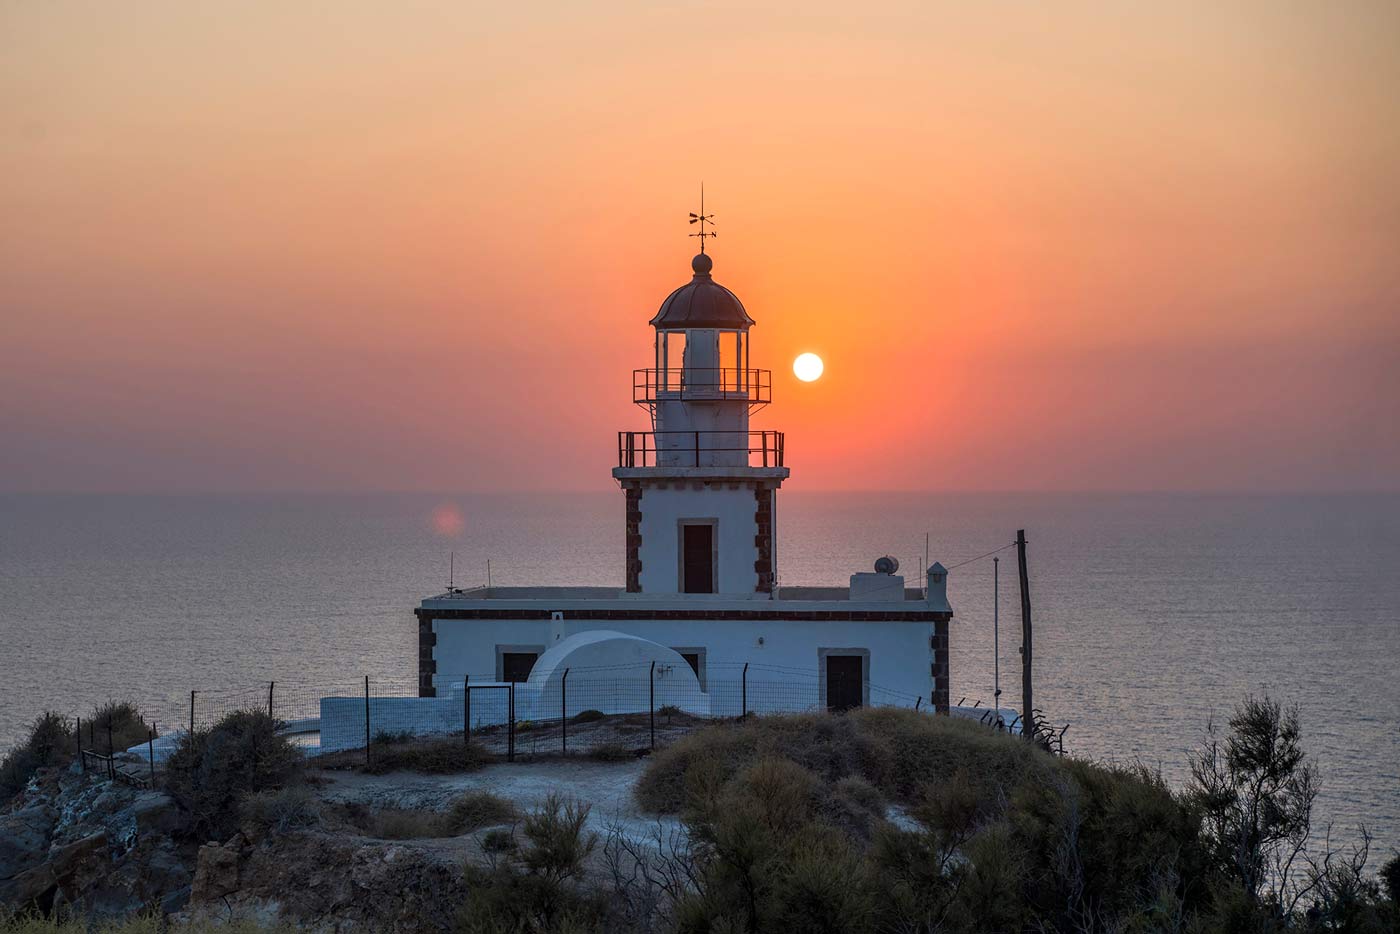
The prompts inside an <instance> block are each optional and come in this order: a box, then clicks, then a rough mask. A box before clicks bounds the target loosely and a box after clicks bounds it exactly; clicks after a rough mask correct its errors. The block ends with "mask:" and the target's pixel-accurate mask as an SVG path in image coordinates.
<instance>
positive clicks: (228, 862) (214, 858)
mask: <svg viewBox="0 0 1400 934" xmlns="http://www.w3.org/2000/svg"><path fill="white" fill-rule="evenodd" d="M239 850H240V847H239V839H238V838H237V837H235V838H234V839H232V840H230V841H229V842H228V843H226V844H223V845H222V846H220V845H218V844H214V843H210V844H206V845H204V846H202V847H200V848H199V855H198V856H197V857H196V859H195V868H194V883H193V885H192V886H191V888H190V900H191V901H194V902H206V901H214V900H215V899H220V898H223V897H224V896H225V895H232V894H233V893H234V892H237V891H238V857H239Z"/></svg>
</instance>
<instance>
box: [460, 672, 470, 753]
mask: <svg viewBox="0 0 1400 934" xmlns="http://www.w3.org/2000/svg"><path fill="white" fill-rule="evenodd" d="M471 744H472V676H471V675H462V745H464V746H470V745H471Z"/></svg>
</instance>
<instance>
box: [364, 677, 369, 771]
mask: <svg viewBox="0 0 1400 934" xmlns="http://www.w3.org/2000/svg"><path fill="white" fill-rule="evenodd" d="M365 765H369V675H365Z"/></svg>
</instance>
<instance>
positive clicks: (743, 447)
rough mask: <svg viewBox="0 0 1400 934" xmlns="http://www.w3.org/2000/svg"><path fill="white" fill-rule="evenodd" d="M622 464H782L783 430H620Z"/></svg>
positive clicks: (618, 440) (651, 465)
mask: <svg viewBox="0 0 1400 934" xmlns="http://www.w3.org/2000/svg"><path fill="white" fill-rule="evenodd" d="M617 466H619V467H781V466H783V433H782V432H781V431H619V432H618V433H617Z"/></svg>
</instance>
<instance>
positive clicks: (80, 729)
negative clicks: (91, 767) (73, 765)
mask: <svg viewBox="0 0 1400 934" xmlns="http://www.w3.org/2000/svg"><path fill="white" fill-rule="evenodd" d="M75 732H76V733H77V736H78V761H79V762H81V763H82V766H81V768H82V770H83V771H84V772H86V771H87V756H85V755H83V718H82V717H79V718H78V729H77V730H76V731H75Z"/></svg>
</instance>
